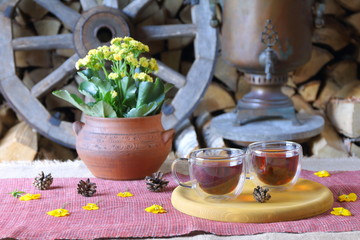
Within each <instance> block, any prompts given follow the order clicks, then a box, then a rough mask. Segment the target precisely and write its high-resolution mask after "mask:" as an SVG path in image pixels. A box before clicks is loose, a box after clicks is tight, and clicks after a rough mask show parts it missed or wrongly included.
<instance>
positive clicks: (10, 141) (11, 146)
mask: <svg viewBox="0 0 360 240" xmlns="http://www.w3.org/2000/svg"><path fill="white" fill-rule="evenodd" d="M37 150H38V144H37V133H36V132H35V131H33V130H32V129H31V127H30V126H29V125H28V124H27V123H25V122H20V123H18V124H16V125H15V126H14V127H12V128H11V129H10V130H9V131H8V132H7V133H6V135H5V137H4V138H3V139H2V140H1V141H0V162H2V161H19V160H27V161H33V160H34V158H35V155H36V153H37Z"/></svg>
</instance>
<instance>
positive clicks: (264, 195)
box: [253, 186, 271, 203]
mask: <svg viewBox="0 0 360 240" xmlns="http://www.w3.org/2000/svg"><path fill="white" fill-rule="evenodd" d="M253 195H254V198H255V200H256V201H257V202H260V203H263V202H266V201H267V200H269V199H270V198H271V195H270V194H269V189H268V188H262V187H260V186H257V187H256V188H254V192H253Z"/></svg>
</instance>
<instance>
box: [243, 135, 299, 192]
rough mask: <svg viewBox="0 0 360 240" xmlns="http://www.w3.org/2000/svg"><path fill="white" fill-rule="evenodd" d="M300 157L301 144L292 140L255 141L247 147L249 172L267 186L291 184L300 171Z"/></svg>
mask: <svg viewBox="0 0 360 240" xmlns="http://www.w3.org/2000/svg"><path fill="white" fill-rule="evenodd" d="M301 159H302V148H301V145H300V144H297V143H294V142H289V141H279V142H256V143H253V144H250V145H249V148H248V163H249V169H250V174H253V175H255V179H256V180H257V181H258V182H260V184H262V185H265V186H268V187H273V188H283V189H287V188H289V187H291V186H293V185H294V184H295V183H296V181H297V179H298V177H299V174H300V171H301Z"/></svg>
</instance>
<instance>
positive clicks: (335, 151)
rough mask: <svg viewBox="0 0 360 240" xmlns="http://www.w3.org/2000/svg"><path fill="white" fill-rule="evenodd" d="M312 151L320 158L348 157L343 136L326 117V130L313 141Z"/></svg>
mask: <svg viewBox="0 0 360 240" xmlns="http://www.w3.org/2000/svg"><path fill="white" fill-rule="evenodd" d="M312 153H313V154H314V155H315V156H316V157H319V158H341V157H348V156H349V154H348V152H347V149H346V146H345V145H344V143H343V141H342V138H341V137H340V136H339V135H338V133H337V132H336V131H335V129H334V128H333V126H332V125H331V123H330V122H329V121H328V120H327V119H326V118H325V124H324V130H323V131H322V132H321V134H320V136H318V137H316V138H315V140H314V141H313V143H312Z"/></svg>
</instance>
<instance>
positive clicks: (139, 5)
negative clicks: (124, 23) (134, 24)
mask: <svg viewBox="0 0 360 240" xmlns="http://www.w3.org/2000/svg"><path fill="white" fill-rule="evenodd" d="M149 3H151V0H134V1H132V2H131V3H129V4H128V5H127V6H126V7H125V8H124V9H123V12H124V13H125V14H126V15H127V16H128V17H129V18H135V17H136V15H137V14H138V13H139V12H140V10H141V9H143V8H144V7H146V6H147V5H148V4H149Z"/></svg>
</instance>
